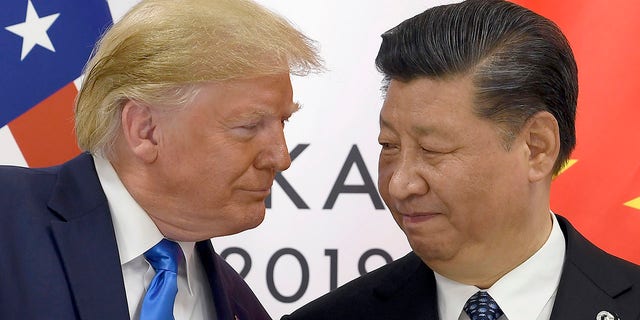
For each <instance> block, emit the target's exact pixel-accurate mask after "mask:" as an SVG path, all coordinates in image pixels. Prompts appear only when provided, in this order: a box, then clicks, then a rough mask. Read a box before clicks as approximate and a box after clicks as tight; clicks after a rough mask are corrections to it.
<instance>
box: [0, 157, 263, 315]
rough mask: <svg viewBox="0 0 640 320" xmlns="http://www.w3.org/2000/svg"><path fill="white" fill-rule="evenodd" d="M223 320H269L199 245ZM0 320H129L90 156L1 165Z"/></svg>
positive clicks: (202, 244)
mask: <svg viewBox="0 0 640 320" xmlns="http://www.w3.org/2000/svg"><path fill="white" fill-rule="evenodd" d="M196 252H197V253H198V255H199V257H200V259H201V260H202V263H203V265H204V269H205V272H206V273H207V277H208V281H209V284H210V286H211V290H212V295H213V299H214V303H215V308H216V312H217V315H218V319H220V320H227V319H234V318H235V317H237V318H238V319H241V320H242V319H259V320H262V319H270V317H269V316H268V314H267V313H266V311H265V310H264V308H263V307H262V305H261V304H260V302H259V301H258V300H257V299H256V297H255V295H254V294H253V292H252V291H251V289H249V287H248V286H247V285H246V283H245V282H244V281H243V280H242V278H241V277H240V276H239V275H238V274H237V273H236V272H235V271H234V270H233V269H232V268H231V266H229V265H228V264H227V263H226V262H225V261H224V260H223V259H222V258H221V257H220V256H219V255H217V254H216V253H215V252H214V250H213V247H212V245H211V242H210V241H208V240H207V241H201V242H198V243H197V244H196ZM0 319H25V320H31V319H65V320H68V319H105V320H119V319H129V312H128V308H127V300H126V294H125V289H124V281H123V278H122V271H121V267H120V258H119V256H118V248H117V244H116V238H115V233H114V230H113V224H112V222H111V214H110V212H109V206H108V204H107V198H106V197H105V195H104V192H103V191H102V187H101V185H100V182H99V180H98V176H97V174H96V171H95V167H94V164H93V159H92V158H91V156H90V155H88V154H82V155H80V156H78V157H77V158H75V159H73V160H71V161H69V162H67V163H65V164H63V165H61V166H57V167H51V168H43V169H25V168H17V167H6V166H0Z"/></svg>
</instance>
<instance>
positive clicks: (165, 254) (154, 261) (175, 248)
mask: <svg viewBox="0 0 640 320" xmlns="http://www.w3.org/2000/svg"><path fill="white" fill-rule="evenodd" d="M181 252H182V250H181V249H180V246H179V245H178V244H177V243H175V242H173V241H170V240H167V239H162V241H160V242H158V244H156V245H155V246H153V247H152V248H151V249H149V250H147V252H145V253H144V257H145V258H146V259H147V261H149V263H150V264H151V266H152V267H153V269H154V270H155V271H156V272H158V270H168V271H171V272H175V273H178V258H179V257H180V253H181Z"/></svg>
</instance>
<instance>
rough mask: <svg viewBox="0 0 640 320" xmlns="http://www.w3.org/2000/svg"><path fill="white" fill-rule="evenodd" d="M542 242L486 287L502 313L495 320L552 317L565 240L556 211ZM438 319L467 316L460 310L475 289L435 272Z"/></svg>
mask: <svg viewBox="0 0 640 320" xmlns="http://www.w3.org/2000/svg"><path fill="white" fill-rule="evenodd" d="M551 216H552V219H553V227H552V229H551V234H550V235H549V238H548V239H547V241H546V242H545V244H544V245H543V246H542V247H541V248H540V249H539V250H538V251H537V252H536V253H535V254H534V255H533V256H531V257H530V258H529V259H527V260H526V261H525V262H523V263H522V264H521V265H519V266H518V267H516V268H515V269H513V270H511V271H510V272H509V273H507V274H505V275H504V276H503V277H502V278H500V280H498V281H497V282H496V283H495V284H493V286H491V288H489V289H487V290H486V291H487V292H488V293H489V294H490V295H491V297H492V298H493V299H494V300H495V301H496V302H497V303H498V305H499V306H500V309H502V311H503V312H504V315H503V316H502V317H500V318H499V319H498V320H508V319H511V320H548V319H549V318H550V317H551V310H552V309H553V302H554V301H555V298H556V291H557V289H558V283H559V282H560V275H561V273H562V265H563V262H564V256H565V240H564V235H563V234H562V230H560V226H559V225H558V220H557V219H556V217H555V215H553V214H551ZM435 277H436V288H437V294H438V311H439V313H440V320H469V316H467V314H466V313H465V312H464V311H462V308H463V307H464V304H465V303H466V302H467V299H469V297H471V296H472V295H473V294H474V293H476V292H477V291H478V290H480V289H478V288H477V287H475V286H470V285H466V284H462V283H459V282H456V281H453V280H451V279H448V278H445V277H443V276H442V275H440V274H438V273H435Z"/></svg>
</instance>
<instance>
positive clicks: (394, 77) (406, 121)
mask: <svg viewBox="0 0 640 320" xmlns="http://www.w3.org/2000/svg"><path fill="white" fill-rule="evenodd" d="M382 38H383V41H382V45H381V47H380V51H379V53H378V56H377V58H376V64H377V67H378V69H379V70H380V71H381V72H382V73H383V74H384V76H385V82H384V84H385V85H384V90H385V94H386V96H385V101H384V105H383V107H382V110H381V112H380V135H379V138H378V139H379V142H380V145H381V146H382V150H381V152H380V160H379V180H378V185H379V188H380V193H381V195H382V197H383V199H384V200H385V203H386V204H387V206H388V207H389V209H390V211H391V213H392V215H393V217H394V219H395V220H396V222H397V223H398V225H399V226H400V228H401V229H402V230H403V231H404V233H405V234H406V236H407V239H408V240H409V243H410V245H411V247H412V249H413V251H412V252H411V253H409V254H408V255H407V256H405V257H403V258H401V259H399V260H397V261H395V262H393V263H391V264H389V265H387V266H385V267H382V268H380V269H379V270H376V271H374V272H371V273H370V274H368V275H365V276H363V277H361V278H359V279H356V280H354V281H352V282H350V283H348V284H346V285H344V286H343V287H341V288H339V289H337V290H335V291H333V292H331V293H329V294H327V295H325V296H323V297H321V298H319V299H318V300H316V301H314V302H311V303H310V304H308V305H307V306H304V307H302V308H301V309H300V310H298V311H296V312H294V313H293V314H292V315H291V316H288V317H285V318H286V319H369V320H371V319H385V320H389V319H442V320H453V319H459V320H467V319H471V320H476V319H500V320H504V319H510V320H522V319H525V320H540V319H562V320H567V319H640V303H639V302H640V267H638V266H636V265H634V264H631V263H629V262H626V261H623V260H621V259H618V258H615V257H613V256H611V255H609V254H607V253H605V252H603V251H602V250H600V249H598V248H597V247H595V246H594V245H593V244H591V243H590V242H588V241H587V240H586V239H585V238H584V237H582V236H581V235H580V234H579V233H578V232H577V231H576V230H575V229H574V228H573V227H572V226H571V224H570V223H569V222H568V221H567V220H566V219H565V218H563V217H561V216H560V215H556V214H554V213H552V212H551V211H550V207H549V193H550V187H551V181H552V178H553V176H554V175H555V174H557V173H558V172H559V170H560V169H561V167H562V165H563V164H564V162H565V161H566V160H567V159H568V158H569V155H570V153H571V151H572V150H573V148H574V146H575V143H576V137H575V127H574V122H575V113H576V102H577V96H578V80H577V68H576V63H575V60H574V57H573V53H572V51H571V48H570V47H569V44H568V42H567V40H566V39H565V37H564V36H563V34H562V32H561V31H560V30H559V29H558V27H557V26H556V25H555V24H554V23H553V22H551V21H549V20H548V19H546V18H544V17H541V16H539V15H537V14H535V13H533V12H531V11H529V10H527V9H525V8H523V7H521V6H518V5H516V4H513V3H510V2H507V1H501V0H469V1H465V2H462V3H459V4H452V5H445V6H439V7H435V8H431V9H429V10H427V11H425V12H423V13H421V14H419V15H417V16H415V17H413V18H410V19H408V20H406V21H404V22H402V23H401V24H400V25H398V26H397V27H395V28H393V29H391V30H389V31H388V32H386V33H385V34H383V35H382Z"/></svg>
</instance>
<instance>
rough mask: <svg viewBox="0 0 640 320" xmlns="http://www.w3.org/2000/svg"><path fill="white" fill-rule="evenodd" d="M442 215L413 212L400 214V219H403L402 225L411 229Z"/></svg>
mask: <svg viewBox="0 0 640 320" xmlns="http://www.w3.org/2000/svg"><path fill="white" fill-rule="evenodd" d="M439 215H440V213H436V212H412V213H400V217H401V218H402V224H403V225H404V226H405V227H409V226H412V225H417V224H420V223H424V222H426V221H429V220H431V219H433V218H435V217H437V216H439Z"/></svg>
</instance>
